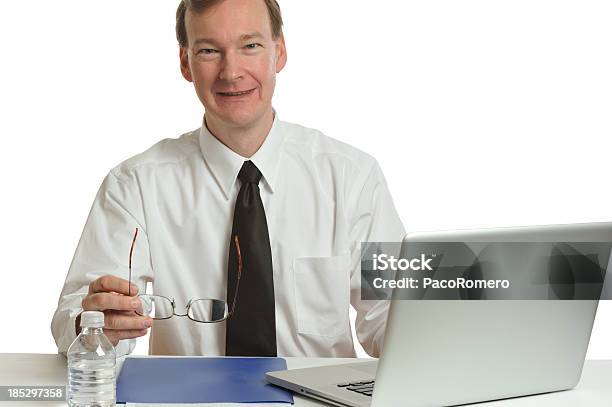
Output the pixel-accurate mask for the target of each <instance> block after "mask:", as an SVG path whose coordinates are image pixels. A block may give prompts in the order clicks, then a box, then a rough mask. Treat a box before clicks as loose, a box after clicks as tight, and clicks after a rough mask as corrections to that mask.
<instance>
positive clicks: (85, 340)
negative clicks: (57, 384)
mask: <svg viewBox="0 0 612 407" xmlns="http://www.w3.org/2000/svg"><path fill="white" fill-rule="evenodd" d="M103 327H104V314H103V313H102V312H99V311H84V312H83V313H81V334H80V335H79V336H77V338H76V339H75V340H74V342H72V345H70V348H68V354H67V355H68V391H67V400H68V405H69V406H70V407H111V406H112V407H114V406H115V348H113V345H112V344H111V343H110V341H109V340H108V338H107V337H106V335H104V332H103V330H102V328H103Z"/></svg>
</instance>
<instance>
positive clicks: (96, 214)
mask: <svg viewBox="0 0 612 407" xmlns="http://www.w3.org/2000/svg"><path fill="white" fill-rule="evenodd" d="M137 185H138V183H137V182H135V180H134V179H132V178H130V177H129V176H121V178H119V177H118V176H117V175H116V174H115V173H113V172H111V173H109V174H108V175H107V176H106V178H105V179H104V182H103V183H102V185H101V186H100V189H99V190H98V193H97V195H96V197H95V200H94V203H93V205H92V208H91V210H90V212H89V216H88V218H87V222H86V224H85V228H84V230H83V233H82V235H81V238H80V240H79V243H78V246H77V249H76V252H75V254H74V258H73V259H72V263H71V265H70V269H69V270H68V275H67V277H66V281H65V282H64V287H63V289H62V292H61V294H60V298H59V301H58V306H57V309H56V311H55V314H54V315H53V320H52V322H51V332H52V334H53V338H54V339H55V343H56V344H57V347H58V351H59V353H62V354H66V351H67V350H68V348H69V347H70V344H71V343H72V342H73V341H74V339H75V337H76V330H75V328H76V327H75V321H76V318H77V316H78V315H79V314H80V313H81V312H82V311H83V308H82V306H81V302H82V301H83V298H85V296H86V295H87V293H88V290H89V284H90V283H91V282H92V281H94V280H95V279H97V278H98V277H101V276H103V275H107V274H111V275H115V276H117V277H120V278H124V279H126V280H127V279H128V271H129V268H128V263H129V252H130V246H131V243H132V239H133V236H134V232H135V229H136V228H139V231H138V238H137V239H136V243H135V246H134V252H133V255H132V283H134V284H136V285H137V286H138V287H139V292H141V293H142V292H144V290H145V286H146V283H147V281H153V272H152V267H151V260H150V253H149V244H148V236H147V233H146V227H145V224H144V216H143V209H142V199H141V194H140V191H139V189H138V187H137ZM135 346H136V340H135V339H130V340H121V341H119V344H118V345H117V346H116V347H115V350H116V352H117V356H123V355H126V354H128V353H130V352H132V350H133V349H134V347H135Z"/></svg>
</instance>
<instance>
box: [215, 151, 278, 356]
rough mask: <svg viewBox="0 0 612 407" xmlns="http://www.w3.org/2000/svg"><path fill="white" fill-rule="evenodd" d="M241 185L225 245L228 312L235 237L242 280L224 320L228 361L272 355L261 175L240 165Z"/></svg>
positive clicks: (249, 164) (233, 277) (267, 243)
mask: <svg viewBox="0 0 612 407" xmlns="http://www.w3.org/2000/svg"><path fill="white" fill-rule="evenodd" d="M238 179H239V180H240V181H241V182H242V185H241V187H240V191H239V192H238V198H236V208H235V209H234V222H233V226H232V236H231V238H230V245H229V262H228V266H227V268H228V275H227V300H228V305H229V306H230V307H231V301H232V299H233V298H234V291H235V289H236V280H237V278H238V270H237V269H238V266H237V265H238V255H237V251H236V247H235V245H234V236H236V235H237V236H238V240H239V242H240V254H241V256H242V275H241V277H240V287H239V289H238V297H237V299H236V307H235V309H234V313H233V314H232V315H231V316H230V317H229V319H228V320H227V325H226V328H227V330H226V332H227V333H226V338H225V354H226V355H228V356H276V319H275V316H274V280H273V275H272V254H271V251H270V237H269V235H268V224H267V222H266V213H265V211H264V207H263V203H262V201H261V196H260V195H259V180H260V179H261V172H260V171H259V170H258V169H257V167H256V166H255V164H253V163H252V162H251V161H245V163H244V164H243V165H242V168H241V169H240V173H239V174H238Z"/></svg>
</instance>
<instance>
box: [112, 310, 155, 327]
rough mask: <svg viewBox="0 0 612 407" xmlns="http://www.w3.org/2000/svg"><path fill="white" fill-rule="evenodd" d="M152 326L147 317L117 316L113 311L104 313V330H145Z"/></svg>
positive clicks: (150, 320)
mask: <svg viewBox="0 0 612 407" xmlns="http://www.w3.org/2000/svg"><path fill="white" fill-rule="evenodd" d="M151 325H153V320H152V319H151V318H149V317H140V316H127V315H121V314H117V313H115V312H113V311H106V312H105V313H104V328H106V329H112V330H140V329H147V328H150V327H151Z"/></svg>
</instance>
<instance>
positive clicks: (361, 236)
mask: <svg viewBox="0 0 612 407" xmlns="http://www.w3.org/2000/svg"><path fill="white" fill-rule="evenodd" d="M177 38H178V41H179V45H180V67H181V72H182V74H183V76H184V77H185V79H186V80H188V81H189V82H192V83H193V85H194V87H195V90H196V93H197V95H198V97H199V99H200V101H201V102H202V104H203V106H204V108H205V117H204V120H203V123H202V126H201V128H200V129H198V130H195V131H193V132H190V133H187V134H184V135H182V136H181V137H179V138H178V139H167V140H163V141H161V142H160V143H158V144H156V145H154V146H153V147H151V148H150V149H149V150H147V151H145V152H144V153H142V154H140V155H137V156H135V157H133V158H131V159H129V160H127V161H125V162H123V163H122V164H120V165H119V166H117V167H115V168H114V169H113V170H111V172H110V173H109V174H108V176H107V177H106V178H105V180H104V182H103V184H102V186H101V188H100V190H99V191H98V194H97V196H96V198H95V201H94V204H93V207H92V209H91V212H90V214H89V217H88V220H87V223H86V225H85V229H84V231H83V235H82V236H81V239H80V241H79V245H78V247H77V250H76V253H75V256H74V259H73V262H72V264H71V267H70V270H69V272H68V276H67V278H66V283H65V285H64V289H63V291H62V293H61V296H60V300H59V304H58V309H57V311H56V312H55V315H54V318H53V322H52V331H53V335H54V338H55V340H56V343H57V345H58V348H59V351H60V352H65V351H66V350H67V348H68V346H69V345H70V343H71V342H72V341H73V340H74V338H75V335H76V334H77V332H78V329H79V327H78V321H79V317H78V316H79V314H80V312H82V311H83V310H101V311H104V313H105V324H106V325H105V332H106V334H107V336H108V337H109V338H110V339H111V341H112V342H113V344H114V345H116V347H117V353H118V354H119V355H122V354H126V353H129V352H131V351H132V349H133V347H134V342H135V341H134V339H135V338H137V337H140V336H143V335H145V334H146V332H147V329H148V328H149V327H151V326H152V331H151V339H150V348H149V352H150V353H151V354H171V355H223V354H227V355H260V356H275V355H279V356H336V357H351V356H355V351H354V345H353V341H352V337H351V329H350V327H351V324H350V321H349V318H348V311H349V306H350V304H352V306H353V307H355V309H356V310H357V319H356V331H357V337H358V338H359V341H360V342H361V344H362V345H363V346H364V348H365V350H366V351H367V352H368V353H369V354H370V355H373V356H376V355H378V353H379V350H380V347H381V344H382V338H383V335H384V325H385V319H386V312H387V309H388V304H387V303H385V302H375V301H361V299H360V273H359V269H360V244H361V242H362V241H399V240H401V238H402V237H403V235H404V230H403V227H402V225H401V222H400V220H399V218H398V216H397V213H396V211H395V208H394V206H393V203H392V200H391V197H390V195H389V191H388V189H387V186H386V183H385V180H384V177H383V175H382V173H381V170H380V168H379V166H378V165H377V163H376V161H375V160H374V159H373V158H371V157H370V156H368V155H366V154H364V153H362V152H360V151H358V150H356V149H354V148H352V147H350V146H347V145H345V144H343V143H340V142H338V141H335V140H333V139H330V138H328V137H326V136H324V135H323V134H321V133H320V132H318V131H316V130H312V129H307V128H304V127H301V126H298V125H294V124H290V123H285V122H282V121H280V120H279V119H278V117H277V115H276V112H275V111H274V110H273V108H272V95H273V93H274V87H275V78H276V74H277V73H279V72H280V71H281V70H282V69H283V67H284V66H285V63H286V61H287V52H286V48H285V41H284V38H283V34H282V19H281V14H280V9H279V7H278V4H277V3H276V1H275V0H221V1H212V0H184V1H182V2H181V4H180V5H179V8H178V10H177ZM136 228H138V230H139V235H138V237H137V239H136V240H135V241H134V245H135V246H134V249H133V253H132V254H130V244H131V242H132V240H133V235H134V232H135V229H136ZM234 237H237V238H238V239H237V240H239V245H236V244H235V242H234ZM236 243H237V242H236ZM238 247H240V251H241V255H239V254H238ZM128 254H130V257H131V256H132V255H133V258H132V275H131V277H132V280H131V281H132V284H133V286H132V287H129V282H128V281H127V278H128ZM239 258H240V259H239ZM239 261H244V264H243V266H244V268H243V271H242V274H241V278H240V284H239V286H238V284H237V281H238V263H239ZM147 282H152V285H153V291H154V292H155V294H157V295H163V296H165V297H168V298H173V299H174V301H175V306H176V307H175V315H183V314H185V313H186V307H187V305H188V302H189V301H190V300H192V299H198V298H217V299H227V301H228V303H231V299H232V298H233V294H234V293H236V292H237V297H236V298H237V301H236V307H235V308H236V309H235V311H234V312H233V313H232V314H231V315H230V316H229V318H228V319H227V320H226V321H224V322H218V323H198V322H194V321H192V320H190V319H188V318H181V317H178V316H174V317H172V318H169V319H165V320H152V319H151V318H150V317H148V316H146V315H145V316H142V315H139V314H140V312H138V313H137V312H136V311H137V310H139V309H140V307H141V303H140V301H138V299H137V298H136V297H135V296H136V294H137V293H143V292H144V290H145V286H146V283H147ZM238 288H239V289H238Z"/></svg>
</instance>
